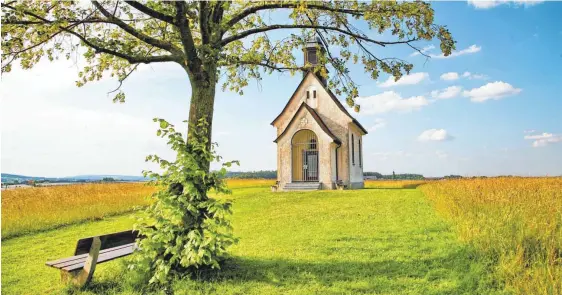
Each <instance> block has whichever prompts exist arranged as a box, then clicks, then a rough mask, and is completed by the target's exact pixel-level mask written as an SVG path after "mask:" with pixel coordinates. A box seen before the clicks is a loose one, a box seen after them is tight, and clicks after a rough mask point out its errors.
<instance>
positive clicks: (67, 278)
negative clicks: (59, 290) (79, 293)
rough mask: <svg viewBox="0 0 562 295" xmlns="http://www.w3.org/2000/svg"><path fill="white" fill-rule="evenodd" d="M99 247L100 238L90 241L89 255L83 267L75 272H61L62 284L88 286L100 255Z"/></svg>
mask: <svg viewBox="0 0 562 295" xmlns="http://www.w3.org/2000/svg"><path fill="white" fill-rule="evenodd" d="M100 247H101V241H100V238H99V237H95V238H94V239H93V241H92V246H91V247H90V253H89V254H88V258H87V259H86V262H85V263H84V267H83V268H82V269H78V270H75V271H65V270H61V280H62V281H63V282H64V283H70V284H72V285H74V286H77V287H83V286H85V285H86V284H88V283H89V282H90V281H91V280H92V277H93V276H94V271H95V270H96V264H97V262H98V256H99V254H100Z"/></svg>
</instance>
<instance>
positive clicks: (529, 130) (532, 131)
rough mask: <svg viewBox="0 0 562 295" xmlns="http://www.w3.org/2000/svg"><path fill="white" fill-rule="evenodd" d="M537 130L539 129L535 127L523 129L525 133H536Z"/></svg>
mask: <svg viewBox="0 0 562 295" xmlns="http://www.w3.org/2000/svg"><path fill="white" fill-rule="evenodd" d="M535 132H537V130H535V129H528V130H523V133H525V134H530V133H535Z"/></svg>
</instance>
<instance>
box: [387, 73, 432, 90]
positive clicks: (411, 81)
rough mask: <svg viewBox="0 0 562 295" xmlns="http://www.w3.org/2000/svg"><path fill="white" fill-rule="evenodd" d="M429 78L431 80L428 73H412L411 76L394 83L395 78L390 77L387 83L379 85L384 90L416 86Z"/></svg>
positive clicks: (403, 77)
mask: <svg viewBox="0 0 562 295" xmlns="http://www.w3.org/2000/svg"><path fill="white" fill-rule="evenodd" d="M427 78H429V74H428V73H412V74H410V75H405V76H402V77H401V78H400V79H399V80H398V81H394V79H395V78H394V77H393V76H390V77H388V79H387V80H386V81H384V82H382V83H379V84H378V85H379V87H383V88H387V87H393V86H401V85H415V84H419V83H420V82H422V81H423V80H425V79H427Z"/></svg>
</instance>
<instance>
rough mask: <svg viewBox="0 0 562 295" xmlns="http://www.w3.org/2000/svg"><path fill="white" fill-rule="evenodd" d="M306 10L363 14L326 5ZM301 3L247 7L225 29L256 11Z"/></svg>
mask: <svg viewBox="0 0 562 295" xmlns="http://www.w3.org/2000/svg"><path fill="white" fill-rule="evenodd" d="M305 5H306V7H307V8H311V9H317V10H324V11H332V12H341V13H347V14H350V15H356V16H361V15H363V14H364V12H363V11H360V10H354V9H343V8H336V7H330V6H326V5H321V4H308V3H305ZM300 6H301V3H272V4H264V5H257V6H252V7H248V8H246V9H244V10H242V11H241V12H240V13H239V14H238V15H235V16H234V17H232V18H231V19H230V20H229V21H228V22H227V25H226V27H227V28H230V27H232V26H233V25H235V24H236V23H238V22H239V21H240V20H242V19H243V18H245V17H247V16H249V15H251V14H253V13H256V12H258V11H261V10H268V9H276V8H297V7H300Z"/></svg>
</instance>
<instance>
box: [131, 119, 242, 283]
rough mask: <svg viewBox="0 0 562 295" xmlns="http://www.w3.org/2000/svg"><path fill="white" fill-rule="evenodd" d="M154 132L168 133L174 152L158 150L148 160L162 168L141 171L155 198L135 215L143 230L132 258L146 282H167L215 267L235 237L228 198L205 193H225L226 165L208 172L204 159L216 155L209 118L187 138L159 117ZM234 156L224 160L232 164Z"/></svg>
mask: <svg viewBox="0 0 562 295" xmlns="http://www.w3.org/2000/svg"><path fill="white" fill-rule="evenodd" d="M155 121H158V122H160V129H159V130H158V133H157V134H158V135H159V136H161V137H167V138H168V144H169V145H170V146H171V148H172V149H173V150H174V151H175V152H176V153H177V157H176V160H175V161H173V162H172V161H167V160H164V159H162V158H160V157H158V156H156V155H151V156H148V157H147V161H152V162H155V163H158V164H159V165H160V168H161V169H162V170H163V171H164V172H163V173H162V174H158V173H154V172H152V171H146V172H144V174H145V176H149V177H151V178H152V179H155V180H154V181H153V184H154V185H156V186H158V188H159V190H158V191H157V192H156V193H154V195H153V199H154V200H153V202H152V204H151V205H150V206H148V208H147V209H146V210H145V212H144V214H143V215H142V216H141V217H140V218H139V223H138V224H137V225H136V226H135V229H136V230H138V231H139V233H140V234H141V235H142V236H144V238H143V239H141V240H139V241H138V245H139V247H140V251H139V252H140V253H139V255H137V259H136V264H133V265H131V267H132V268H135V267H139V268H141V269H142V270H144V271H148V272H149V273H150V280H149V282H150V283H159V284H166V283H167V282H169V279H170V277H172V276H174V275H183V274H185V273H193V272H194V271H195V270H197V269H200V268H219V267H220V264H219V262H221V261H222V259H224V258H225V256H226V253H227V248H228V247H229V246H230V245H232V244H233V243H235V242H236V239H235V238H234V237H233V235H232V233H231V231H232V227H231V225H230V222H229V220H228V219H227V217H228V216H229V215H230V214H231V213H232V211H231V202H229V201H221V200H216V199H212V198H209V197H208V195H207V194H208V192H209V191H210V190H213V191H215V192H217V193H223V194H228V193H230V190H228V188H227V186H226V183H225V181H224V176H225V175H226V169H225V168H224V167H223V169H221V170H220V171H214V172H209V171H208V164H209V163H211V162H213V161H220V159H221V158H220V157H219V156H217V155H216V153H215V152H214V147H215V145H214V144H209V142H208V141H207V140H206V139H205V138H206V137H205V136H204V134H206V132H207V124H206V123H205V121H200V122H199V124H198V125H197V127H196V130H195V131H194V136H190V138H189V139H188V141H187V142H186V141H184V139H183V138H182V134H181V133H179V132H176V131H175V129H174V127H173V125H171V124H169V123H168V122H166V121H165V120H163V119H155ZM232 164H233V162H227V163H225V164H223V166H225V167H230V166H231V165H232Z"/></svg>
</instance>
